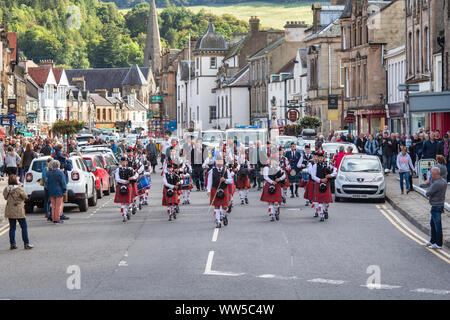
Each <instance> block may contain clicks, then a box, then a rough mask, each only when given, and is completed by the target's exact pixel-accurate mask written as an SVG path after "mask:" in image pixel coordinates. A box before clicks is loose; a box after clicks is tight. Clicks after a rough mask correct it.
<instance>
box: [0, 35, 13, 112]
mask: <svg viewBox="0 0 450 320" xmlns="http://www.w3.org/2000/svg"><path fill="white" fill-rule="evenodd" d="M10 54H11V50H10V49H9V40H8V31H7V30H6V28H5V27H4V26H0V106H1V113H2V114H7V113H8V92H9V77H10V72H11V56H10Z"/></svg>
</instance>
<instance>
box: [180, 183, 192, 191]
mask: <svg viewBox="0 0 450 320" xmlns="http://www.w3.org/2000/svg"><path fill="white" fill-rule="evenodd" d="M193 188H194V186H193V185H192V184H190V185H189V186H187V187H182V189H183V190H192V189H193Z"/></svg>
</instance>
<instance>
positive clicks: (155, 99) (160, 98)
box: [150, 96, 162, 103]
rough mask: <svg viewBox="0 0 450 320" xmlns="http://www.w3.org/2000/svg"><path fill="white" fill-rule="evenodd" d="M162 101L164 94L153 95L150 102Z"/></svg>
mask: <svg viewBox="0 0 450 320" xmlns="http://www.w3.org/2000/svg"><path fill="white" fill-rule="evenodd" d="M158 102H162V96H152V97H151V99H150V103H158Z"/></svg>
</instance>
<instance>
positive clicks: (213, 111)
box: [197, 106, 217, 123]
mask: <svg viewBox="0 0 450 320" xmlns="http://www.w3.org/2000/svg"><path fill="white" fill-rule="evenodd" d="M197 108H198V107H197ZM216 109H217V108H216V106H210V107H209V123H211V122H212V121H213V120H216V119H217V113H216V112H217V110H216ZM197 114H198V112H197Z"/></svg>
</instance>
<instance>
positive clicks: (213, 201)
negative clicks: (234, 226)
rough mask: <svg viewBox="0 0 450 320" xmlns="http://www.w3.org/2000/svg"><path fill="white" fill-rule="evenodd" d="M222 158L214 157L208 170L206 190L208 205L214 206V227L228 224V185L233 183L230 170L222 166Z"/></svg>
mask: <svg viewBox="0 0 450 320" xmlns="http://www.w3.org/2000/svg"><path fill="white" fill-rule="evenodd" d="M223 162H224V161H223V159H221V157H219V158H218V159H216V164H215V166H214V167H213V168H212V169H211V170H210V171H209V174H208V184H207V192H208V197H209V199H210V205H211V206H214V216H215V218H216V228H221V227H222V224H221V221H223V224H224V225H225V226H226V225H228V217H227V209H228V204H229V202H230V194H229V192H228V185H230V184H232V183H233V178H232V177H231V173H230V171H229V170H228V169H227V168H225V167H224V165H223Z"/></svg>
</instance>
